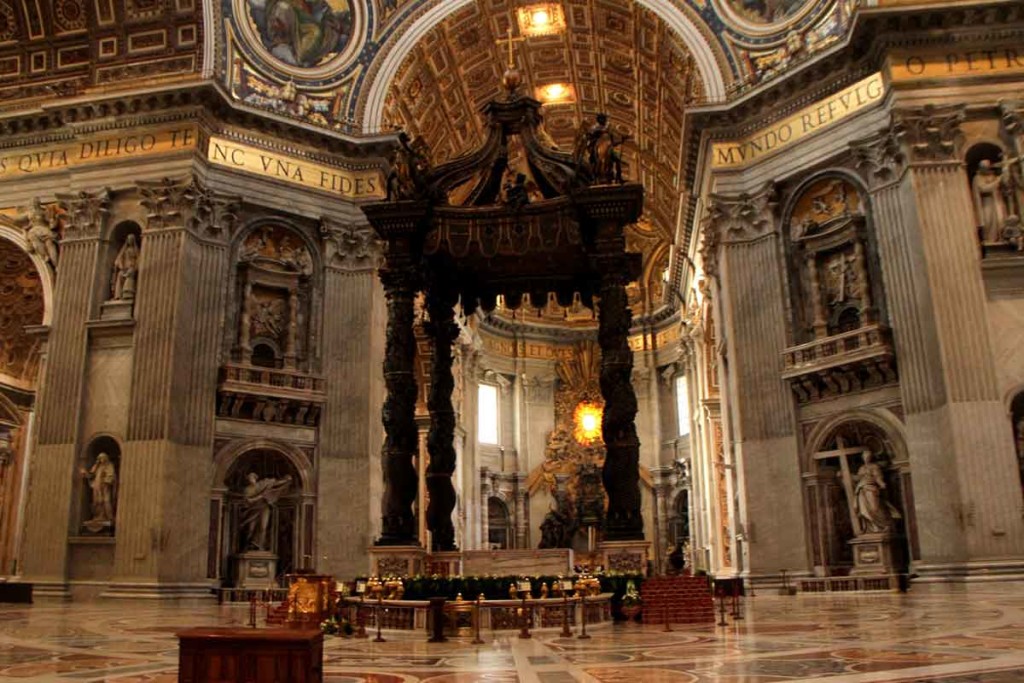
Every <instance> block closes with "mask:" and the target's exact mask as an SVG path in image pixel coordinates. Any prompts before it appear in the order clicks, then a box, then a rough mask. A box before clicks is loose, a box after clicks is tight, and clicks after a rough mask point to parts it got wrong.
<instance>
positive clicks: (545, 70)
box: [385, 0, 703, 235]
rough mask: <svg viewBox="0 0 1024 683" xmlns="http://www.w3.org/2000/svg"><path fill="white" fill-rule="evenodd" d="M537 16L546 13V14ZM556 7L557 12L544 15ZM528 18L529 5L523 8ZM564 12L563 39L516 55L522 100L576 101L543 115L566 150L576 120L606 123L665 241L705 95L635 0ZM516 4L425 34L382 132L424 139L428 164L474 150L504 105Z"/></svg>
mask: <svg viewBox="0 0 1024 683" xmlns="http://www.w3.org/2000/svg"><path fill="white" fill-rule="evenodd" d="M542 4H543V3H542ZM552 4H554V3H552ZM525 6H526V7H529V6H530V5H525ZM556 6H561V7H564V14H565V28H564V29H563V30H561V31H559V32H557V33H552V34H549V35H539V36H532V37H527V38H526V39H525V40H523V41H521V42H518V43H515V46H514V53H513V54H514V59H515V62H516V66H517V68H518V69H519V70H520V72H521V73H522V74H523V77H524V79H523V80H524V85H523V88H522V92H524V93H525V94H529V95H531V96H533V95H534V94H535V93H536V92H537V91H538V89H540V90H543V89H544V87H545V86H548V85H551V84H560V85H564V86H567V88H568V92H570V93H574V95H575V101H574V102H568V103H557V104H555V103H552V104H547V105H545V107H544V115H545V127H546V129H547V131H548V133H549V134H550V135H551V137H552V138H553V139H554V141H555V142H556V143H557V144H558V145H559V147H561V148H562V149H565V150H571V149H572V147H573V143H574V141H575V137H576V134H577V132H578V130H579V127H580V125H581V124H582V122H583V121H584V120H587V121H589V122H591V123H592V122H593V120H594V117H595V115H596V114H597V113H599V112H607V113H608V114H609V116H610V118H611V121H612V123H613V125H614V126H615V127H616V128H617V129H618V130H619V131H620V132H623V133H626V134H628V135H629V136H630V140H629V142H628V143H627V144H626V145H625V149H624V151H623V158H624V162H625V165H626V170H627V175H628V177H630V178H631V179H634V180H639V181H641V182H643V184H644V186H645V188H646V189H647V193H648V199H647V208H648V213H649V217H650V218H651V219H652V221H653V222H654V223H655V224H656V225H657V227H658V228H660V229H662V230H664V232H665V234H666V235H669V234H671V231H670V230H669V229H668V228H669V227H670V226H673V225H674V223H675V218H676V215H677V211H678V208H679V201H680V195H679V190H678V186H679V180H678V172H679V168H680V163H681V158H682V126H683V112H684V109H685V107H686V106H687V104H688V103H689V102H691V101H693V100H694V99H699V98H701V96H702V93H703V84H702V82H701V79H700V76H699V74H698V73H697V69H696V68H695V65H694V60H693V58H692V56H691V54H690V51H689V50H688V49H687V46H686V44H685V43H684V42H683V40H682V39H681V38H680V37H679V36H678V35H676V34H675V33H674V32H672V31H671V30H670V29H669V28H668V26H667V25H666V24H665V23H664V22H663V21H662V20H661V19H659V18H658V17H657V16H655V15H654V13H653V12H651V11H649V10H647V9H645V8H643V7H642V6H640V5H639V4H637V3H635V2H632V0H583V1H580V0H574V1H573V2H571V3H558V4H557V5H556ZM522 7H524V4H523V3H517V2H508V1H507V0H477V1H476V2H474V3H472V4H470V5H468V6H467V7H465V8H464V9H462V10H460V11H458V12H457V13H455V14H454V15H452V16H450V17H449V18H447V19H446V20H445V21H443V22H442V23H441V24H439V25H438V26H436V27H435V28H434V29H433V30H432V31H430V32H429V33H428V34H427V35H426V36H425V37H424V38H423V39H421V40H420V41H419V43H418V44H417V45H416V47H415V48H414V49H413V51H412V52H411V53H410V54H409V56H408V57H407V58H406V60H405V61H404V63H403V64H402V65H401V67H400V69H399V70H398V73H397V75H396V77H395V79H394V80H393V81H392V85H391V90H390V92H389V94H388V97H387V100H386V103H385V117H386V120H387V121H388V122H389V123H391V124H394V125H397V126H400V127H402V128H404V129H406V130H408V131H409V132H410V133H412V134H413V135H418V136H422V137H423V138H424V139H425V140H426V141H427V142H428V143H429V144H430V146H431V150H432V154H433V157H434V161H435V162H443V161H446V160H447V159H449V158H452V157H454V156H457V155H459V154H461V153H463V152H465V151H468V150H469V149H471V148H473V147H475V146H476V145H478V144H480V143H481V142H482V140H483V138H484V129H483V127H484V122H483V119H482V117H481V116H480V114H479V109H480V107H482V106H483V105H484V104H485V103H486V102H487V101H489V100H491V99H493V98H496V97H499V96H501V87H500V80H501V74H502V71H503V70H504V68H505V64H506V63H507V60H508V52H507V47H506V45H507V44H505V43H502V44H499V42H498V41H499V40H501V39H502V38H503V37H504V36H505V35H506V34H507V32H508V31H509V27H510V26H512V31H513V35H515V36H517V37H518V36H519V35H520V33H521V32H520V29H519V25H518V22H517V17H516V10H517V9H519V8H522Z"/></svg>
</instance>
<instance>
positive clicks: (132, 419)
mask: <svg viewBox="0 0 1024 683" xmlns="http://www.w3.org/2000/svg"><path fill="white" fill-rule="evenodd" d="M139 194H140V197H141V198H140V203H141V204H142V207H143V208H144V211H145V215H146V222H145V225H143V233H142V240H141V244H142V246H141V249H140V254H141V256H140V262H139V284H138V293H137V295H136V301H135V311H136V326H135V340H134V344H135V350H134V362H133V367H132V378H131V386H132V394H131V399H130V404H129V410H128V416H129V417H128V427H127V434H126V435H125V437H126V439H125V442H124V444H123V446H124V447H123V451H122V457H121V473H120V475H121V485H120V488H119V494H118V529H117V544H116V546H115V551H114V568H113V576H112V579H111V582H110V585H109V586H108V588H107V591H106V595H109V596H115V597H168V598H174V597H183V596H190V597H203V596H207V597H208V596H209V595H210V593H209V583H208V581H207V580H206V574H207V562H206V553H207V534H208V525H209V519H208V508H209V490H210V487H211V484H212V478H213V464H212V459H211V457H210V454H211V453H212V451H213V435H214V421H215V415H216V405H215V401H216V395H217V377H218V373H217V368H218V363H219V354H220V346H219V343H218V342H219V338H220V330H221V324H222V323H221V321H222V316H223V311H224V288H223V283H224V281H225V280H226V279H227V268H228V248H227V238H228V237H229V236H230V234H231V232H232V230H233V228H234V225H233V217H232V216H231V215H230V214H227V213H218V214H216V215H215V216H211V215H208V214H207V213H206V209H207V208H208V204H207V202H208V201H209V200H210V198H211V196H212V195H211V193H209V192H208V191H207V190H206V189H205V188H204V187H203V186H202V185H201V184H199V182H198V181H194V180H192V179H191V178H185V179H183V180H169V179H165V180H163V181H156V182H140V183H139Z"/></svg>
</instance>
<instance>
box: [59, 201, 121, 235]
mask: <svg viewBox="0 0 1024 683" xmlns="http://www.w3.org/2000/svg"><path fill="white" fill-rule="evenodd" d="M57 201H59V202H60V206H61V208H62V209H63V211H64V212H65V213H66V218H65V221H64V240H68V239H82V238H88V237H98V236H99V235H100V234H101V233H102V232H104V231H105V230H106V227H107V220H108V219H109V218H110V188H103V189H102V190H99V191H97V192H86V191H84V190H83V191H81V192H78V193H76V194H58V195H57Z"/></svg>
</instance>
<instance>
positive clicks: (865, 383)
mask: <svg viewBox="0 0 1024 683" xmlns="http://www.w3.org/2000/svg"><path fill="white" fill-rule="evenodd" d="M782 357H783V370H782V377H783V378H784V379H787V380H789V382H790V385H791V386H792V388H793V392H794V393H795V394H796V397H797V399H798V400H799V401H800V402H801V403H808V402H811V401H814V400H818V399H821V398H829V397H832V396H838V395H841V394H846V393H851V392H855V391H861V390H863V389H868V388H873V387H878V386H883V385H886V384H891V383H894V382H895V381H896V380H897V372H896V356H895V352H894V350H893V343H892V332H891V331H890V330H889V328H888V327H886V326H884V325H880V324H877V323H876V324H871V325H865V326H863V327H860V328H858V329H856V330H852V331H850V332H844V333H842V334H836V335H831V336H828V337H822V338H820V339H815V340H814V341H811V342H807V343H805V344H800V345H798V346H792V347H790V348H788V349H785V350H784V351H783V353H782Z"/></svg>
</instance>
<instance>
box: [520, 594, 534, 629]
mask: <svg viewBox="0 0 1024 683" xmlns="http://www.w3.org/2000/svg"><path fill="white" fill-rule="evenodd" d="M520 609H521V621H520V622H519V637H520V638H532V637H533V636H532V635H530V614H529V612H527V611H526V609H527V608H526V595H525V594H524V595H523V606H522V607H521V608H520Z"/></svg>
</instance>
